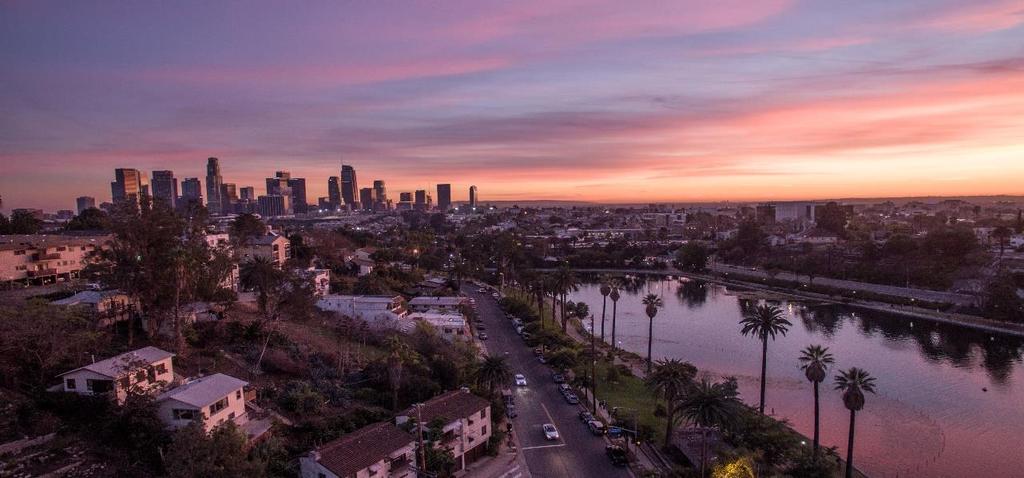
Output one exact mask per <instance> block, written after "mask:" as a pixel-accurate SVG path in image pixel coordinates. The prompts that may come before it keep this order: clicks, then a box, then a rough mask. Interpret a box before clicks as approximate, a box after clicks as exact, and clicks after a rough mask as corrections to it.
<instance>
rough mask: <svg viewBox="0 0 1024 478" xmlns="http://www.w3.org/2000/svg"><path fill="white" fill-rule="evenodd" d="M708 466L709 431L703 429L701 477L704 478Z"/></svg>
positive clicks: (701, 431) (701, 435) (701, 433)
mask: <svg viewBox="0 0 1024 478" xmlns="http://www.w3.org/2000/svg"><path fill="white" fill-rule="evenodd" d="M707 466H708V429H707V428H704V427H701V430H700V476H701V478H704V476H706V474H707Z"/></svg>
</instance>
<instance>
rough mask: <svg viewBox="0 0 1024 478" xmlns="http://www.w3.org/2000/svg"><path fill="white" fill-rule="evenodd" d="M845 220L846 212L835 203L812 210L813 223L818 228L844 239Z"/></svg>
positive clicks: (846, 217)
mask: <svg viewBox="0 0 1024 478" xmlns="http://www.w3.org/2000/svg"><path fill="white" fill-rule="evenodd" d="M847 219H848V215H847V214H846V211H845V210H843V208H842V207H841V206H840V205H839V204H836V203H835V202H829V203H827V204H825V205H824V206H821V207H819V208H816V209H815V210H814V222H815V223H817V225H818V227H819V228H821V229H824V230H826V231H829V232H833V233H835V234H836V235H837V236H839V237H846V221H847Z"/></svg>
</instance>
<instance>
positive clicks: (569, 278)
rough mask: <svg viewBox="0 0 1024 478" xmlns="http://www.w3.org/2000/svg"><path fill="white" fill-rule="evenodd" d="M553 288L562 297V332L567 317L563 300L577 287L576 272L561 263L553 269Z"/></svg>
mask: <svg viewBox="0 0 1024 478" xmlns="http://www.w3.org/2000/svg"><path fill="white" fill-rule="evenodd" d="M554 282H555V290H556V291H557V293H558V294H559V295H560V296H561V297H562V307H561V313H562V332H565V331H566V328H567V325H566V324H567V323H568V322H567V319H568V317H566V315H565V302H566V298H567V296H568V295H569V292H572V291H575V290H578V289H579V284H580V280H579V279H578V278H577V277H576V274H574V273H573V272H572V269H570V268H569V266H568V265H563V266H561V267H559V268H558V270H557V271H555V276H554Z"/></svg>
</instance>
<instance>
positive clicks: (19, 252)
mask: <svg viewBox="0 0 1024 478" xmlns="http://www.w3.org/2000/svg"><path fill="white" fill-rule="evenodd" d="M14 255H16V256H23V255H25V251H24V250H20V251H14Z"/></svg>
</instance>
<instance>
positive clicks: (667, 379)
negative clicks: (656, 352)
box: [647, 359, 697, 448]
mask: <svg viewBox="0 0 1024 478" xmlns="http://www.w3.org/2000/svg"><path fill="white" fill-rule="evenodd" d="M696 375H697V367H694V366H693V365H692V364H690V363H689V362H683V361H681V360H678V359H668V360H660V361H658V363H657V365H655V366H654V371H653V372H650V373H648V374H647V383H648V385H650V387H651V388H653V389H654V392H655V393H657V394H658V395H659V396H660V397H661V398H662V399H663V400H665V418H666V422H665V443H664V446H665V448H668V446H669V443H670V442H671V439H672V429H673V428H674V427H675V425H676V421H677V418H678V417H677V416H676V412H677V405H678V404H679V400H680V398H681V397H682V396H683V395H684V394H685V393H686V390H687V389H688V388H689V387H690V385H691V384H692V382H693V377H694V376H696Z"/></svg>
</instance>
